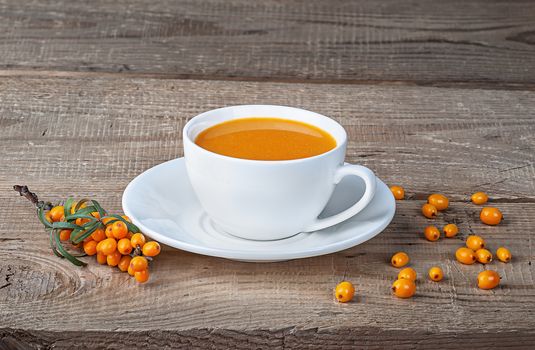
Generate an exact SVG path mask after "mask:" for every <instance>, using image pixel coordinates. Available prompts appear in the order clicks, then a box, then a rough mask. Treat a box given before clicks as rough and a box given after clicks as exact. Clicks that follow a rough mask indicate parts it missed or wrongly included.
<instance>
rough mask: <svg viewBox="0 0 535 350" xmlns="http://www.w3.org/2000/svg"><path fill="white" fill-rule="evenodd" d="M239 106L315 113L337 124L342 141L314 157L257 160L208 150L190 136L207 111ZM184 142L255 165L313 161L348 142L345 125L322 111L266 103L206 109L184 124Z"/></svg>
mask: <svg viewBox="0 0 535 350" xmlns="http://www.w3.org/2000/svg"><path fill="white" fill-rule="evenodd" d="M237 107H275V108H287V109H295V110H299V111H305V112H307V113H313V114H314V115H316V116H319V117H322V118H325V119H328V120H330V121H331V122H332V123H334V124H336V126H337V127H338V128H339V129H340V131H341V132H342V140H341V142H337V144H336V147H334V148H333V149H331V150H329V151H327V152H324V153H321V154H318V155H315V156H312V157H306V158H297V159H288V160H257V159H245V158H236V157H230V156H226V155H223V154H219V153H215V152H212V151H209V150H207V149H205V148H202V147H201V146H199V145H197V144H196V143H195V141H194V140H192V139H191V138H190V136H189V133H188V132H189V130H190V129H191V127H192V125H194V124H195V122H196V120H198V119H199V118H200V117H202V116H204V115H206V114H207V113H213V112H216V111H221V110H226V109H234V108H237ZM242 118H245V117H239V118H236V119H242ZM274 118H276V117H274ZM281 119H284V118H281ZM216 125H217V124H216ZM331 136H332V137H334V136H333V135H331ZM182 142H183V144H185V143H186V142H187V143H188V144H189V145H190V146H191V147H193V148H195V149H196V150H197V151H200V152H202V153H205V154H207V155H211V156H215V157H217V158H220V159H223V160H228V161H235V162H240V163H249V164H255V165H276V164H290V163H301V162H308V161H313V160H316V159H320V158H324V157H327V156H329V155H331V154H333V153H335V152H338V151H339V150H340V149H341V148H343V147H345V146H346V144H347V132H346V130H345V129H344V127H343V126H342V125H341V124H340V123H338V122H337V121H336V120H334V119H332V118H329V117H327V116H325V115H323V114H320V113H317V112H312V111H309V110H306V109H303V108H297V107H291V106H284V105H264V104H253V105H231V106H226V107H220V108H215V109H210V110H207V111H204V112H202V113H199V114H197V115H196V116H195V117H193V118H191V119H190V120H189V121H188V122H187V123H186V124H185V125H184V128H183V129H182ZM184 156H185V154H184Z"/></svg>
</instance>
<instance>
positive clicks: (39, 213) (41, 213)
mask: <svg viewBox="0 0 535 350" xmlns="http://www.w3.org/2000/svg"><path fill="white" fill-rule="evenodd" d="M37 217H38V218H39V220H40V221H41V223H42V224H43V225H45V227H47V228H52V224H51V223H50V222H48V220H47V219H46V217H45V211H44V210H43V208H38V209H37Z"/></svg>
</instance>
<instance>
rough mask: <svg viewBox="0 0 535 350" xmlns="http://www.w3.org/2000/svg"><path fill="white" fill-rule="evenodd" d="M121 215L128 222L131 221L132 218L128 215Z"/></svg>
mask: <svg viewBox="0 0 535 350" xmlns="http://www.w3.org/2000/svg"><path fill="white" fill-rule="evenodd" d="M121 217H122V218H123V219H125V220H126V221H128V222H132V220H130V218H129V217H128V216H126V215H121Z"/></svg>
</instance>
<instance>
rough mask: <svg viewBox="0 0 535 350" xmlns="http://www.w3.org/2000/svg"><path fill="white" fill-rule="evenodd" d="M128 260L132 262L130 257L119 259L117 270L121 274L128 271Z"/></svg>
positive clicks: (124, 256) (125, 256)
mask: <svg viewBox="0 0 535 350" xmlns="http://www.w3.org/2000/svg"><path fill="white" fill-rule="evenodd" d="M130 260H132V258H131V257H130V255H123V256H122V257H121V260H120V261H119V264H118V265H117V267H118V268H119V270H121V271H122V272H126V271H128V267H129V266H130Z"/></svg>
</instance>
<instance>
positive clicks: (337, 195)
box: [123, 158, 396, 262]
mask: <svg viewBox="0 0 535 350" xmlns="http://www.w3.org/2000/svg"><path fill="white" fill-rule="evenodd" d="M363 192H364V183H363V182H362V180H360V179H358V178H356V177H353V176H349V177H346V178H344V179H343V180H342V182H340V184H338V186H337V187H336V189H335V192H334V194H333V196H332V197H331V199H330V201H329V203H328V204H327V207H326V208H325V210H324V212H323V213H322V215H325V216H329V215H332V214H335V213H338V212H340V211H342V210H344V209H346V208H348V207H349V206H350V205H352V204H353V203H355V202H356V201H357V200H358V199H359V198H360V196H361V195H362V193H363ZM123 210H124V213H125V214H126V215H128V216H129V217H130V218H131V220H132V222H133V223H134V224H136V225H137V226H138V227H139V228H140V229H141V231H143V232H144V233H146V234H147V235H148V236H150V237H151V238H153V239H155V240H157V241H159V242H161V243H164V244H167V245H169V246H172V247H175V248H178V249H182V250H186V251H189V252H194V253H198V254H204V255H210V256H217V257H221V258H227V259H233V260H241V261H257V262H268V261H281V260H290V259H298V258H306V257H311V256H318V255H324V254H329V253H334V252H337V251H340V250H344V249H347V248H350V247H353V246H355V245H357V244H360V243H362V242H365V241H367V240H369V239H370V238H372V237H374V236H376V235H377V234H379V233H380V232H381V231H382V230H384V229H385V228H386V226H388V224H389V223H390V221H391V220H392V218H393V216H394V212H395V211H396V204H395V200H394V197H393V196H392V193H391V192H390V189H389V188H388V187H387V186H386V185H385V184H384V183H383V182H382V181H381V180H379V179H377V191H376V194H375V197H374V199H373V200H372V202H371V203H370V204H369V205H368V206H367V207H366V208H365V209H364V210H363V211H361V212H360V213H359V214H357V215H355V216H354V217H352V218H351V219H349V220H347V221H344V222H343V223H340V224H338V225H336V226H333V227H330V228H327V229H324V230H321V231H316V232H309V233H300V234H297V235H295V236H293V237H290V238H286V239H281V240H276V241H251V240H246V239H242V238H238V237H235V236H232V235H229V234H227V233H224V232H223V231H221V230H219V229H218V228H217V227H215V226H214V224H213V223H212V221H211V220H210V218H209V217H208V216H207V215H206V214H205V213H204V211H203V210H202V208H201V206H200V204H199V202H198V201H197V198H196V196H195V194H194V192H193V189H192V188H191V185H190V183H189V180H188V177H187V174H186V168H185V165H184V158H179V159H175V160H171V161H168V162H166V163H162V164H160V165H157V166H155V167H153V168H151V169H149V170H147V171H145V172H144V173H142V174H141V175H139V176H137V177H136V178H135V179H134V180H132V182H130V184H128V186H127V187H126V189H125V191H124V194H123ZM322 215H320V217H321V216H322Z"/></svg>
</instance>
